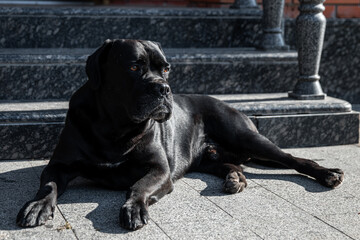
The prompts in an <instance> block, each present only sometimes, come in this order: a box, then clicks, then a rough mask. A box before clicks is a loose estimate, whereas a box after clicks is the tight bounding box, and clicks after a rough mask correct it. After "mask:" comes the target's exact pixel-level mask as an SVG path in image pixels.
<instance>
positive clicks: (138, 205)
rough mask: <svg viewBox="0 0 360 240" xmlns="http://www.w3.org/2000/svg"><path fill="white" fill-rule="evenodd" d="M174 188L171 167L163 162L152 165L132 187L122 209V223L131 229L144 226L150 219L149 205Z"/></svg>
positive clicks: (124, 226)
mask: <svg viewBox="0 0 360 240" xmlns="http://www.w3.org/2000/svg"><path fill="white" fill-rule="evenodd" d="M172 189H173V184H172V180H171V177H170V169H169V167H168V166H167V165H166V164H161V163H157V164H154V165H152V166H151V169H150V171H149V172H148V173H147V174H146V175H145V176H144V177H143V178H141V179H140V180H139V181H137V182H136V183H135V184H134V185H133V186H132V187H131V188H130V191H129V192H128V195H127V201H126V202H125V204H124V205H123V206H122V207H121V210H120V225H121V226H122V227H123V228H126V229H130V230H137V229H139V228H141V227H143V226H144V225H145V224H147V223H148V221H149V213H148V206H149V205H151V204H153V203H155V202H157V201H158V200H159V199H160V198H161V197H163V196H164V195H166V194H167V193H169V192H171V191H172Z"/></svg>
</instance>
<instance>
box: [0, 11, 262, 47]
mask: <svg viewBox="0 0 360 240" xmlns="http://www.w3.org/2000/svg"><path fill="white" fill-rule="evenodd" d="M261 14H262V12H261V10H260V9H259V8H244V9H219V8H215V9H211V8H206V9H205V8H204V9H202V8H126V7H76V6H74V7H56V8H51V7H49V8H46V7H2V8H0V22H1V24H0V32H1V33H2V34H1V37H0V48H59V47H60V48H95V47H98V46H99V45H100V44H101V43H102V42H103V41H104V40H106V39H107V38H134V39H149V40H153V41H158V42H160V43H161V44H162V45H163V46H164V47H167V48H179V47H183V48H184V47H254V46H256V45H257V44H258V43H259V37H260V34H261Z"/></svg>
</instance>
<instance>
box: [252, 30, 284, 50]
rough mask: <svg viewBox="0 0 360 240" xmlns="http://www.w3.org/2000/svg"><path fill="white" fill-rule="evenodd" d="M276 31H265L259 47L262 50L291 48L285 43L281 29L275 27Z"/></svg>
mask: <svg viewBox="0 0 360 240" xmlns="http://www.w3.org/2000/svg"><path fill="white" fill-rule="evenodd" d="M270 31H271V29H270ZM274 31H277V32H265V33H264V34H263V37H262V40H261V43H260V45H259V46H258V47H257V48H258V49H262V50H289V49H290V48H289V46H288V45H286V44H285V43H284V39H283V36H282V33H281V30H280V29H274Z"/></svg>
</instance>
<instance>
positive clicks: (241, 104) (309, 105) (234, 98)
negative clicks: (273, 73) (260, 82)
mask: <svg viewBox="0 0 360 240" xmlns="http://www.w3.org/2000/svg"><path fill="white" fill-rule="evenodd" d="M212 96H213V97H215V98H218V99H220V100H222V101H224V102H227V103H229V104H230V106H232V107H233V108H236V109H238V110H239V111H240V112H243V113H245V114H247V115H250V116H266V115H284V114H286V115H289V114H316V113H340V112H351V110H352V108H351V104H350V103H348V102H346V101H344V100H341V99H337V98H332V97H326V99H325V100H300V101H299V100H295V99H291V98H289V97H288V96H287V93H263V94H224V95H212Z"/></svg>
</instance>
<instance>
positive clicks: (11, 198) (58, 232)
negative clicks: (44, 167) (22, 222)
mask: <svg viewBox="0 0 360 240" xmlns="http://www.w3.org/2000/svg"><path fill="white" fill-rule="evenodd" d="M34 170H37V167H35V168H33V167H32V166H31V165H30V164H29V162H28V161H1V162H0V193H1V194H0V206H1V211H0V219H1V221H0V239H1V240H3V239H36V240H38V239H40V240H42V239H44V240H48V239H76V237H75V235H74V233H73V231H72V230H71V229H65V227H64V226H65V224H66V221H65V219H64V218H63V217H62V215H61V214H60V213H59V211H58V209H56V210H55V217H54V220H53V221H49V222H47V224H46V225H45V226H41V227H37V228H25V229H23V228H20V227H18V226H17V225H16V224H15V221H16V215H17V213H18V211H19V210H20V208H21V207H22V206H23V205H24V204H25V203H26V202H27V201H29V200H30V199H31V198H32V197H34V195H35V193H36V191H37V188H38V185H39V178H38V176H37V175H36V172H35V171H34Z"/></svg>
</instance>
